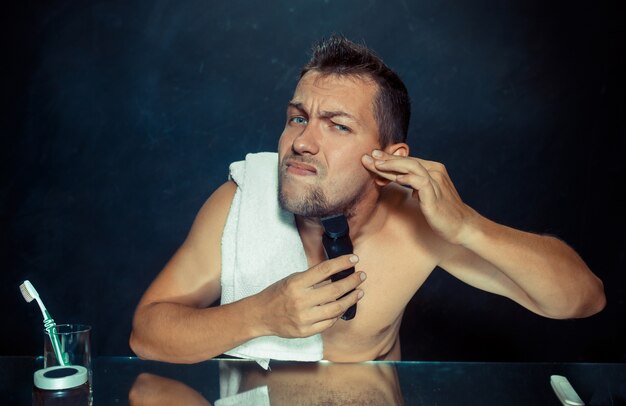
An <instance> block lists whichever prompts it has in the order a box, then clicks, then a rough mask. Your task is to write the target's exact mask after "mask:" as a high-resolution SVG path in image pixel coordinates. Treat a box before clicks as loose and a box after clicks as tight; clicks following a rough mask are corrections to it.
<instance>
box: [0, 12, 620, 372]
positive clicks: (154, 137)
mask: <svg viewBox="0 0 626 406" xmlns="http://www.w3.org/2000/svg"><path fill="white" fill-rule="evenodd" d="M2 18H3V19H4V20H5V21H3V24H2V26H3V27H4V28H3V30H4V35H2V39H1V40H2V49H3V58H2V59H3V62H2V82H3V84H2V89H3V91H2V93H3V99H4V100H3V113H2V127H1V128H2V133H1V135H2V144H1V146H0V148H1V155H0V158H1V163H0V170H1V171H0V173H1V175H0V176H1V181H2V183H1V189H0V265H1V266H2V273H1V274H0V275H1V280H0V309H2V316H3V323H2V325H3V327H2V330H3V334H0V353H1V354H40V353H41V352H42V349H41V346H42V341H43V340H42V336H41V329H42V323H41V315H40V314H39V311H38V310H37V309H36V305H35V304H34V303H33V304H26V303H25V302H24V301H23V300H22V299H21V296H20V294H19V291H18V285H19V284H20V283H21V282H22V281H23V280H24V279H30V280H31V282H33V284H34V285H35V287H36V288H37V289H38V290H39V292H40V294H41V295H42V297H43V299H44V302H45V303H46V304H47V306H48V308H49V310H50V311H51V313H52V315H53V316H54V317H55V319H56V321H57V322H58V323H62V322H84V323H90V324H92V325H93V328H94V331H93V341H94V351H95V352H96V354H112V355H120V354H130V350H129V348H128V345H127V339H128V335H129V332H130V323H131V316H132V313H133V310H134V307H135V305H136V304H137V302H138V300H139V298H140V295H141V294H142V292H143V291H144V290H145V288H146V287H147V285H148V284H149V282H150V281H151V280H152V279H153V278H154V277H155V275H156V274H157V273H158V272H159V270H160V269H161V268H162V267H163V265H164V264H165V262H166V261H167V260H168V259H169V258H170V257H171V255H172V254H173V253H174V251H175V250H176V248H177V247H178V246H179V245H180V243H181V242H182V241H183V239H184V238H185V235H186V233H187V231H188V229H189V227H190V225H191V223H192V221H193V218H194V216H195V213H196V212H197V210H198V209H199V208H200V206H201V205H202V203H203V202H204V200H205V199H206V198H207V197H208V196H209V195H210V193H211V192H212V191H213V190H214V189H215V188H216V187H217V186H218V185H220V184H221V183H222V182H223V181H224V180H225V179H226V176H227V167H228V164H229V163H230V162H231V161H234V160H239V159H242V158H243V157H244V155H245V154H246V153H247V152H257V151H266V150H275V148H276V143H277V140H278V136H279V135H280V133H281V131H282V126H283V120H284V109H285V105H286V102H287V101H288V100H289V98H290V96H291V94H292V91H293V88H294V85H295V84H296V81H297V74H298V72H299V69H300V67H301V65H302V64H304V63H305V62H306V60H307V58H308V50H309V48H310V45H311V43H312V42H314V41H315V40H317V39H319V38H320V37H322V36H327V35H330V34H331V33H334V32H338V33H343V34H345V35H346V36H348V37H349V38H351V39H353V40H356V41H359V42H364V43H366V44H367V45H368V46H370V47H371V48H373V49H374V50H376V51H377V53H378V54H379V55H380V56H381V57H382V58H383V59H384V60H385V61H386V62H387V63H388V64H389V65H390V66H391V67H392V68H394V69H395V70H396V71H397V72H398V73H399V74H400V75H401V76H402V77H403V79H404V80H405V82H406V84H407V87H408V89H409V91H410V94H411V96H412V100H413V119H412V123H411V128H410V136H409V143H410V145H411V147H412V154H413V155H417V156H420V157H422V158H426V159H431V160H437V161H441V162H444V163H445V164H446V166H447V167H448V170H449V172H450V173H451V176H452V178H453V180H454V181H455V183H456V186H457V189H458V190H459V192H460V193H461V196H462V197H463V198H464V200H465V201H466V202H467V203H468V204H470V205H471V206H472V207H474V208H475V209H477V210H478V211H479V212H481V213H482V214H483V215H485V216H487V217H489V218H491V219H493V220H496V221H498V222H502V223H505V224H508V225H511V226H514V227H518V228H522V229H524V230H529V231H534V232H541V233H550V234H555V235H558V236H559V237H561V238H563V239H564V240H565V241H567V242H568V243H569V244H570V245H572V246H573V247H574V248H575V249H576V250H577V251H578V252H579V253H580V254H581V255H582V257H583V258H584V259H585V260H586V261H587V263H588V264H589V265H590V267H591V268H592V270H593V271H594V272H595V273H596V274H597V275H599V276H600V277H601V278H602V279H603V280H604V282H605V285H606V291H607V296H608V306H607V308H606V309H605V310H604V311H603V312H602V313H601V314H599V315H597V316H595V317H592V318H590V319H585V320H575V321H553V320H547V319H543V318H540V317H539V316H535V315H534V314H532V313H530V312H528V311H526V310H525V309H523V308H520V307H519V306H517V305H515V304H513V303H512V302H510V301H509V300H507V299H503V298H500V297H496V296H494V295H491V294H487V293H482V292H480V291H477V290H475V289H473V288H470V287H468V286H466V285H463V284H461V283H460V282H458V281H457V280H456V279H454V278H452V277H450V276H449V275H447V274H446V273H445V272H442V271H440V270H437V271H435V273H434V274H433V275H432V276H431V278H430V279H429V280H428V281H427V283H426V284H425V285H424V287H423V288H422V289H421V290H420V291H419V292H418V294H417V295H416V297H415V298H414V300H413V301H412V302H411V304H410V306H409V307H408V309H407V312H406V316H405V322H404V326H403V329H402V340H403V356H404V357H405V358H407V359H429V360H430V359H435V360H436V359H442V360H570V361H573V360H591V361H601V360H602V361H622V362H624V361H626V349H625V345H624V343H625V342H626V305H625V304H624V298H625V297H626V289H625V288H624V285H625V282H626V277H625V276H624V272H625V270H626V261H625V258H624V256H625V255H624V253H625V251H626V239H625V238H624V231H623V230H624V226H626V216H625V215H624V212H623V207H624V205H625V203H626V198H625V190H626V188H625V186H626V185H625V183H626V182H625V180H626V169H625V165H624V159H623V153H624V152H625V151H626V148H625V147H624V113H625V108H624V106H625V105H624V95H625V86H624V72H626V70H625V69H624V68H625V63H624V55H625V54H626V52H625V46H624V42H625V40H624V39H625V38H626V36H625V35H624V22H625V21H624V20H625V19H624V15H623V13H621V11H620V10H619V9H618V7H617V2H607V1H600V2H595V3H593V5H592V3H589V2H583V1H573V2H572V1H567V2H566V1H556V2H542V1H522V0H516V1H486V0H483V1H473V2H455V1H435V0H425V1H419V2H417V1H409V0H404V1H403V0H396V1H376V0H371V1H357V0H350V1H335V0H326V1H290V2H289V1H274V2H260V1H257V2H253V1H248V2H243V1H230V2H212V1H200V0H195V1H165V0H157V1H135V2H128V1H95V0H94V1H67V0H66V1H55V2H44V1H25V2H19V5H13V6H11V7H10V8H8V9H6V10H5V12H3V17H2Z"/></svg>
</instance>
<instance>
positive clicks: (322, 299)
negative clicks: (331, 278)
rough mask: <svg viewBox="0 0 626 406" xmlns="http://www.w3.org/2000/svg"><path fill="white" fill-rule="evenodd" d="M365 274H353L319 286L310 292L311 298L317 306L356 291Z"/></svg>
mask: <svg viewBox="0 0 626 406" xmlns="http://www.w3.org/2000/svg"><path fill="white" fill-rule="evenodd" d="M365 278H366V275H365V272H355V273H353V274H352V275H349V276H347V277H346V278H343V279H341V280H338V281H336V282H332V283H329V284H326V285H324V286H321V287H319V288H317V289H315V290H314V291H313V292H311V298H312V299H313V301H314V302H315V303H316V304H318V305H324V304H326V303H330V302H333V301H335V300H337V299H339V298H340V297H342V296H343V295H345V294H346V293H348V292H350V291H352V290H354V289H356V287H357V286H359V285H360V284H361V283H363V281H364V280H365Z"/></svg>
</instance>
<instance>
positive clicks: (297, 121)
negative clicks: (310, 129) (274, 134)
mask: <svg viewBox="0 0 626 406" xmlns="http://www.w3.org/2000/svg"><path fill="white" fill-rule="evenodd" d="M289 121H291V122H292V123H294V124H306V123H307V121H306V118H304V117H301V116H297V117H291V118H290V119H289Z"/></svg>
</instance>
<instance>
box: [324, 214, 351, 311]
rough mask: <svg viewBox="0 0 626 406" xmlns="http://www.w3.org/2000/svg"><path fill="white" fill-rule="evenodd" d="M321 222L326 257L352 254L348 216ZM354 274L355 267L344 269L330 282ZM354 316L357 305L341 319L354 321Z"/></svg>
mask: <svg viewBox="0 0 626 406" xmlns="http://www.w3.org/2000/svg"><path fill="white" fill-rule="evenodd" d="M321 221H322V226H323V227H324V235H323V236H322V244H323V245H324V251H326V257H328V259H332V258H337V257H339V256H341V255H346V254H352V251H353V248H352V241H350V227H349V226H348V220H347V219H346V216H344V215H343V214H339V215H336V216H330V217H323V218H322V219H321ZM353 273H354V267H352V268H350V269H344V270H343V271H340V272H337V273H336V274H334V275H331V277H330V280H331V281H333V282H336V281H338V280H341V279H343V278H346V277H348V276H350V275H352V274H353ZM353 291H354V289H353V290H351V291H350V292H348V293H346V294H345V295H343V296H341V297H344V296H346V295H347V294H349V293H351V292H353ZM340 299H341V298H340ZM354 316H356V303H355V304H353V305H352V306H350V308H348V310H346V312H345V313H344V314H343V315H342V316H341V318H342V319H343V320H352V319H353V318H354Z"/></svg>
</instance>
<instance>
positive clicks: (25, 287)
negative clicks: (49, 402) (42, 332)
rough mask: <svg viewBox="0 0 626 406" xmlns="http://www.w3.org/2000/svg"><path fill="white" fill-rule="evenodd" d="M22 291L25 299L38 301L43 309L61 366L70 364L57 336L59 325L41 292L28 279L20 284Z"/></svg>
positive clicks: (51, 340) (42, 312)
mask: <svg viewBox="0 0 626 406" xmlns="http://www.w3.org/2000/svg"><path fill="white" fill-rule="evenodd" d="M20 292H22V296H24V300H26V301H27V302H28V303H30V302H32V301H33V300H36V301H37V304H38V305H39V308H40V309H41V314H43V326H44V328H45V329H46V331H47V332H48V335H49V336H50V342H51V343H52V348H53V350H54V354H55V356H56V358H57V360H58V361H59V364H60V365H61V366H67V365H69V362H67V361H66V360H65V357H63V353H62V352H61V345H60V344H59V337H58V336H57V325H56V323H55V322H54V320H53V319H52V317H51V316H50V313H48V310H47V309H46V306H44V305H43V302H42V301H41V298H39V293H37V291H36V290H35V287H34V286H33V284H32V283H30V282H29V281H27V280H26V281H24V283H22V284H21V285H20Z"/></svg>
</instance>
